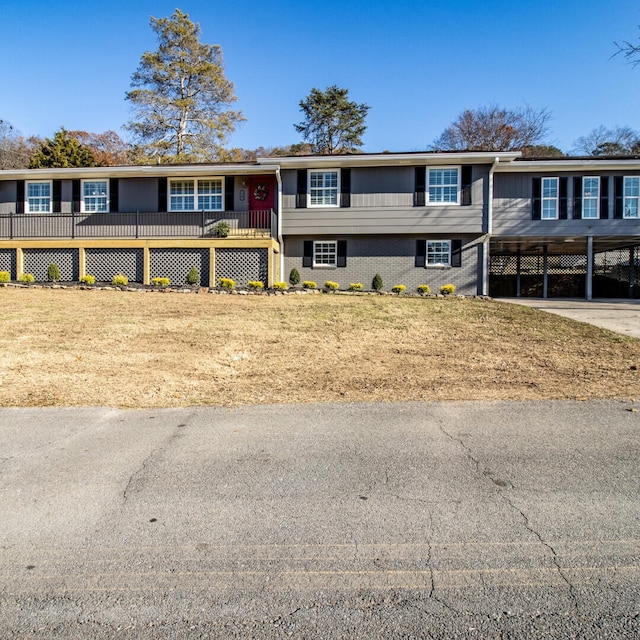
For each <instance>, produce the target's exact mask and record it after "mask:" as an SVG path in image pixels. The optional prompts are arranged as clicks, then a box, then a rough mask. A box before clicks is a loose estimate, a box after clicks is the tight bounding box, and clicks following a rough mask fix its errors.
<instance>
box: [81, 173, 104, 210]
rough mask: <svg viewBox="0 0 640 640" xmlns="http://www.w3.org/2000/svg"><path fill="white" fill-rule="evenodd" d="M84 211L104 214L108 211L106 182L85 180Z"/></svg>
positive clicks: (83, 191) (83, 188) (83, 186)
mask: <svg viewBox="0 0 640 640" xmlns="http://www.w3.org/2000/svg"><path fill="white" fill-rule="evenodd" d="M82 195H83V200H84V210H85V211H87V212H89V213H96V212H97V213H104V212H106V211H107V210H108V209H107V182H106V180H85V181H84V182H83V183H82Z"/></svg>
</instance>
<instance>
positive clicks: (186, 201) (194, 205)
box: [169, 178, 224, 211]
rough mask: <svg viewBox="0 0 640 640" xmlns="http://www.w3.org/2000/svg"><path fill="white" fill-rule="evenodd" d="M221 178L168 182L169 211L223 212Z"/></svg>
mask: <svg viewBox="0 0 640 640" xmlns="http://www.w3.org/2000/svg"><path fill="white" fill-rule="evenodd" d="M223 209H224V207H223V203H222V178H206V179H205V180H196V179H192V178H189V179H186V180H171V181H170V182H169V211H223Z"/></svg>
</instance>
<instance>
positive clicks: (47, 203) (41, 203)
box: [27, 182, 51, 213]
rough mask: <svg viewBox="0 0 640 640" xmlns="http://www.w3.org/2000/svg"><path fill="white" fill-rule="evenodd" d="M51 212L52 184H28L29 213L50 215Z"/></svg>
mask: <svg viewBox="0 0 640 640" xmlns="http://www.w3.org/2000/svg"><path fill="white" fill-rule="evenodd" d="M50 211H51V183H49V182H28V183H27V213H49V212H50Z"/></svg>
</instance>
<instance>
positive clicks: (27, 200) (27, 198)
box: [24, 180, 53, 213]
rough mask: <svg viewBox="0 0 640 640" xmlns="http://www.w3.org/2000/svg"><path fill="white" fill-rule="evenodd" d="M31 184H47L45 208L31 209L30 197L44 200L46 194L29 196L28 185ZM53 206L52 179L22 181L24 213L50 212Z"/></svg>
mask: <svg viewBox="0 0 640 640" xmlns="http://www.w3.org/2000/svg"><path fill="white" fill-rule="evenodd" d="M32 184H38V185H40V184H46V185H49V206H48V207H47V209H39V208H38V209H35V210H33V211H32V210H31V198H32V197H33V199H34V200H44V199H45V198H46V196H44V197H42V196H29V186H30V185H32ZM52 206H53V180H25V183H24V211H25V213H51V212H52Z"/></svg>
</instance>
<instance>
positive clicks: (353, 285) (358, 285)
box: [349, 282, 363, 291]
mask: <svg viewBox="0 0 640 640" xmlns="http://www.w3.org/2000/svg"><path fill="white" fill-rule="evenodd" d="M362 289H363V286H362V283H361V282H352V283H351V284H350V285H349V291H362Z"/></svg>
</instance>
